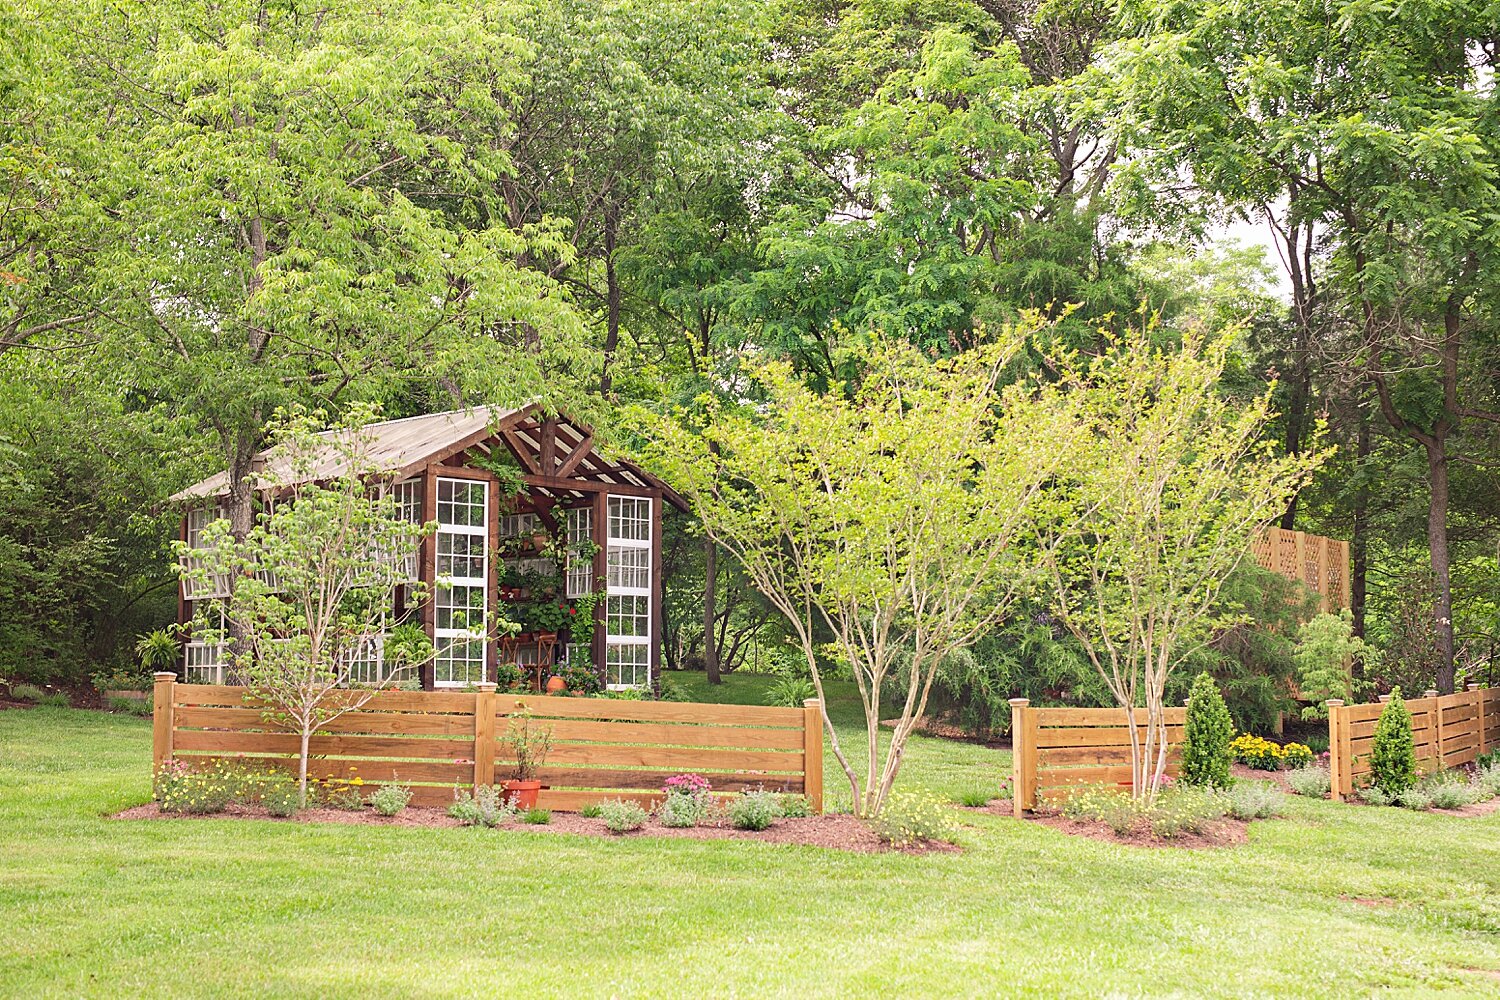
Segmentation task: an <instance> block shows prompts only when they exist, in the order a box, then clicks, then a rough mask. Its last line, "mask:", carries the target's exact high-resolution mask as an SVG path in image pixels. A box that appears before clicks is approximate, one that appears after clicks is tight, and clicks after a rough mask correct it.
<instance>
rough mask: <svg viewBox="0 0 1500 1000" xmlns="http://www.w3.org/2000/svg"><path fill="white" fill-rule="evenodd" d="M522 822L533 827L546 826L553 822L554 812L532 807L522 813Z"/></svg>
mask: <svg viewBox="0 0 1500 1000" xmlns="http://www.w3.org/2000/svg"><path fill="white" fill-rule="evenodd" d="M521 822H522V823H527V824H529V825H531V826H546V825H547V824H548V823H550V822H552V810H551V809H543V808H542V807H541V806H532V807H531V808H530V809H528V810H526V811H525V812H523V813H521Z"/></svg>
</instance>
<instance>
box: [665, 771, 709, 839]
mask: <svg viewBox="0 0 1500 1000" xmlns="http://www.w3.org/2000/svg"><path fill="white" fill-rule="evenodd" d="M661 790H662V794H663V795H664V796H665V798H663V799H662V801H661V804H660V805H659V806H657V816H658V817H660V819H661V821H662V825H664V826H671V827H678V828H682V827H690V826H697V825H698V824H699V823H702V822H703V821H704V820H706V819H707V818H708V817H709V815H710V813H711V812H712V809H713V796H712V792H713V786H712V785H711V784H710V783H709V780H708V779H707V778H705V777H703V776H702V775H701V774H675V775H673V776H672V777H670V778H668V779H667V780H666V781H665V782H663V783H662V788H661Z"/></svg>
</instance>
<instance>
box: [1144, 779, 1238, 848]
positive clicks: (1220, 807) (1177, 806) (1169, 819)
mask: <svg viewBox="0 0 1500 1000" xmlns="http://www.w3.org/2000/svg"><path fill="white" fill-rule="evenodd" d="M1225 809H1226V803H1225V801H1224V797H1223V796H1221V795H1219V794H1218V793H1216V792H1214V791H1211V790H1207V789H1200V788H1182V789H1176V790H1174V791H1171V792H1168V793H1166V794H1163V795H1160V796H1158V797H1157V800H1156V802H1154V803H1152V804H1151V805H1150V806H1148V807H1147V808H1146V816H1147V819H1148V820H1149V821H1150V824H1151V832H1152V833H1154V834H1156V836H1158V837H1167V838H1171V837H1176V836H1179V835H1181V834H1183V833H1199V832H1201V831H1202V830H1203V827H1204V825H1205V824H1207V823H1208V822H1210V821H1211V820H1216V819H1218V818H1219V817H1221V816H1223V815H1224V811H1225Z"/></svg>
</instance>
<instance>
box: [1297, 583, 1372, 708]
mask: <svg viewBox="0 0 1500 1000" xmlns="http://www.w3.org/2000/svg"><path fill="white" fill-rule="evenodd" d="M1371 652H1372V651H1371V649H1370V647H1369V646H1366V645H1365V643H1364V641H1363V640H1362V639H1360V638H1359V637H1358V636H1356V635H1354V619H1353V617H1352V616H1351V615H1350V613H1349V610H1348V609H1347V608H1346V609H1344V610H1343V611H1341V612H1340V613H1338V614H1328V613H1326V612H1325V613H1324V614H1320V615H1317V616H1316V617H1314V618H1313V619H1312V620H1310V621H1308V622H1306V623H1305V624H1303V625H1302V626H1301V627H1300V628H1298V629H1297V648H1296V649H1295V650H1294V651H1293V654H1292V656H1293V659H1294V660H1295V661H1296V664H1297V686H1298V687H1299V688H1301V689H1302V697H1303V698H1305V699H1306V700H1308V701H1311V702H1312V703H1313V704H1312V705H1309V706H1308V707H1306V708H1304V709H1303V710H1302V718H1303V720H1305V721H1309V722H1311V721H1315V720H1317V719H1326V718H1328V707H1327V702H1328V700H1329V699H1330V698H1339V699H1342V700H1344V701H1348V700H1349V698H1350V692H1351V688H1352V679H1353V676H1354V675H1353V667H1354V661H1355V659H1356V658H1358V659H1363V660H1365V661H1366V663H1367V665H1368V664H1370V662H1371V660H1372V659H1373V658H1372V655H1371Z"/></svg>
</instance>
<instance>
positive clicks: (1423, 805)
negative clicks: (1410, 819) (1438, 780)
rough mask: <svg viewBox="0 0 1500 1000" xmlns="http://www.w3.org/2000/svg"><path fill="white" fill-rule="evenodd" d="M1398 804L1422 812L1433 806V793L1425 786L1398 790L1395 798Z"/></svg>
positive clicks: (1403, 807)
mask: <svg viewBox="0 0 1500 1000" xmlns="http://www.w3.org/2000/svg"><path fill="white" fill-rule="evenodd" d="M1393 801H1394V803H1395V804H1396V805H1398V806H1400V807H1401V808H1402V809H1410V810H1412V811H1413V812H1422V811H1423V810H1425V809H1428V808H1430V807H1431V806H1432V793H1431V792H1429V791H1428V790H1427V789H1425V788H1417V787H1412V788H1408V789H1406V790H1404V791H1400V792H1397V793H1396V794H1395V796H1394V798H1393Z"/></svg>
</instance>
